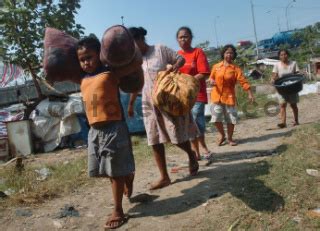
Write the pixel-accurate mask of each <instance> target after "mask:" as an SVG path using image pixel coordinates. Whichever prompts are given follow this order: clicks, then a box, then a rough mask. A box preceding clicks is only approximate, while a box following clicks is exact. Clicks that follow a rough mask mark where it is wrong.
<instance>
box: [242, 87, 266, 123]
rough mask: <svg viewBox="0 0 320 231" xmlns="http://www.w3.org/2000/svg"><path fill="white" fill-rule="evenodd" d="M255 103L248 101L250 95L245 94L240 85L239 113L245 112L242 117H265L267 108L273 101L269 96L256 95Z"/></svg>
mask: <svg viewBox="0 0 320 231" xmlns="http://www.w3.org/2000/svg"><path fill="white" fill-rule="evenodd" d="M254 97H255V103H254V104H251V103H249V101H248V93H247V92H245V91H244V90H243V89H242V88H241V87H240V86H239V85H237V87H236V98H237V107H238V111H241V112H243V115H241V116H240V117H244V118H258V117H262V116H265V115H266V113H265V107H266V105H267V103H268V102H270V101H271V100H270V99H269V98H268V96H267V95H264V94H255V95H254Z"/></svg>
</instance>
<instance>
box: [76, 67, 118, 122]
mask: <svg viewBox="0 0 320 231" xmlns="http://www.w3.org/2000/svg"><path fill="white" fill-rule="evenodd" d="M118 84H119V80H118V78H117V77H116V76H115V75H113V74H111V72H102V73H99V74H97V75H94V76H89V77H85V78H83V79H82V81H81V86H80V89H81V93H82V97H83V102H84V107H85V110H86V115H87V118H88V121H89V124H90V125H93V124H95V123H98V122H107V121H119V120H122V109H121V103H120V100H119V87H118Z"/></svg>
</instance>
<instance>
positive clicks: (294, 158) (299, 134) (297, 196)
mask: <svg viewBox="0 0 320 231" xmlns="http://www.w3.org/2000/svg"><path fill="white" fill-rule="evenodd" d="M319 150H320V124H319V123H318V124H312V125H308V126H302V127H300V128H299V129H298V130H295V131H294V133H293V135H292V137H290V138H288V140H287V143H286V144H285V145H282V146H281V147H280V148H279V150H278V152H279V155H278V156H274V157H272V158H266V159H264V160H263V161H260V162H258V163H254V164H247V165H244V166H243V167H242V169H241V171H239V172H238V173H236V174H234V175H232V174H230V175H229V176H228V179H229V180H228V182H226V185H231V186H232V187H233V190H232V192H231V194H229V193H228V194H224V195H223V196H221V197H220V198H219V199H218V201H216V203H218V204H222V205H223V206H221V209H218V210H217V211H214V208H217V204H212V207H211V208H210V204H209V207H208V208H207V209H208V210H209V211H210V212H209V213H208V215H207V217H206V218H204V220H203V222H201V224H202V225H201V226H200V227H199V230H319V229H320V219H319V218H318V219H317V218H311V217H309V216H308V215H307V212H308V210H309V209H313V208H319V207H320V179H319V178H316V177H312V176H309V175H307V174H306V169H309V168H312V169H318V170H320V152H319ZM224 187H226V186H224ZM221 217H223V219H220V218H221Z"/></svg>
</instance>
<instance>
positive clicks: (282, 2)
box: [76, 0, 320, 50]
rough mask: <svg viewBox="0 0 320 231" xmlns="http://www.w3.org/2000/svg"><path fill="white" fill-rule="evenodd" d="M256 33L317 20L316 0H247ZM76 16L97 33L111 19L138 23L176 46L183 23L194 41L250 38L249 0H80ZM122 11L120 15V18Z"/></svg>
mask: <svg viewBox="0 0 320 231" xmlns="http://www.w3.org/2000/svg"><path fill="white" fill-rule="evenodd" d="M252 3H253V12H254V15H255V24H256V34H257V39H258V41H259V40H262V39H267V38H271V37H272V36H273V35H274V34H275V33H277V32H279V31H285V30H287V29H288V28H289V29H296V28H303V27H305V26H307V25H313V24H314V23H315V22H320V0H252ZM80 4H81V8H80V9H79V10H78V14H77V15H76V22H77V23H79V24H81V25H82V26H84V27H85V34H86V35H88V34H89V33H94V34H96V35H97V36H98V38H101V37H102V35H103V32H104V31H105V30H106V29H107V28H109V27H110V26H112V25H116V24H122V22H123V23H124V25H125V26H126V27H131V26H136V27H139V26H142V27H144V28H145V29H146V30H147V31H148V34H147V36H146V40H147V43H148V44H149V45H153V44H159V43H160V44H164V45H166V46H168V47H171V48H173V49H175V50H177V49H179V47H178V44H177V41H176V31H177V30H178V28H179V27H181V26H188V27H190V28H191V30H192V31H193V34H194V39H193V45H194V46H196V45H197V44H199V43H202V42H205V41H209V42H210V45H209V46H214V47H216V46H217V45H218V46H221V45H225V44H227V43H232V44H236V43H237V42H238V41H240V40H251V41H253V42H254V41H255V36H254V26H253V17H252V11H251V4H250V0H157V1H154V0H82V1H81V2H80ZM122 16H123V19H122V18H121V17H122Z"/></svg>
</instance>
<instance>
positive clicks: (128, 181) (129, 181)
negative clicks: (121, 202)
mask: <svg viewBox="0 0 320 231" xmlns="http://www.w3.org/2000/svg"><path fill="white" fill-rule="evenodd" d="M133 180H134V172H133V173H131V174H129V175H128V176H126V177H125V182H124V191H123V194H124V195H125V196H126V197H128V198H130V197H131V195H132V192H133Z"/></svg>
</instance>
